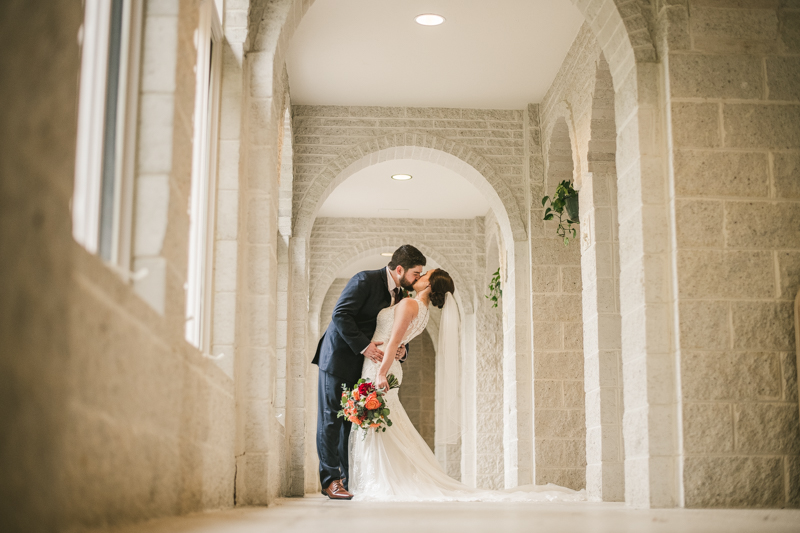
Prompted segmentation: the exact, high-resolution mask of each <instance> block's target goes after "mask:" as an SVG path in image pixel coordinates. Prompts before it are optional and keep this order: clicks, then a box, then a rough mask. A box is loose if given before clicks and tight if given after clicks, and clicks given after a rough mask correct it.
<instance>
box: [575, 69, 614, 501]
mask: <svg viewBox="0 0 800 533" xmlns="http://www.w3.org/2000/svg"><path fill="white" fill-rule="evenodd" d="M613 90H614V89H613V86H612V80H611V73H610V72H609V70H608V64H607V63H606V62H605V61H603V60H601V61H600V62H599V64H598V67H597V73H596V75H595V88H594V98H593V103H592V109H591V113H592V121H591V130H590V131H591V138H590V141H589V149H588V168H589V172H588V173H586V174H584V176H583V179H582V180H581V190H580V218H581V274H582V281H583V350H584V390H585V392H586V463H587V465H586V490H587V492H588V495H589V499H591V500H596V501H623V500H624V498H625V471H624V458H625V457H624V449H623V444H622V359H621V357H622V353H621V349H622V340H621V338H620V331H621V329H620V328H621V319H620V314H619V232H618V227H619V223H618V221H617V173H616V165H615V164H614V160H615V158H616V143H615V136H616V127H615V124H614V93H613Z"/></svg>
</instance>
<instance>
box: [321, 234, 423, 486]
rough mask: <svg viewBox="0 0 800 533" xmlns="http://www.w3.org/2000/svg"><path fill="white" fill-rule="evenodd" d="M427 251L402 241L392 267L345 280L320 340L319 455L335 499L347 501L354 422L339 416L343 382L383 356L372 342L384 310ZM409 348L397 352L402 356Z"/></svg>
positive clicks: (412, 278) (415, 274)
mask: <svg viewBox="0 0 800 533" xmlns="http://www.w3.org/2000/svg"><path fill="white" fill-rule="evenodd" d="M424 266H425V256H424V255H422V252H420V251H419V250H417V249H416V248H414V247H413V246H411V245H410V244H404V245H403V246H401V247H400V248H398V249H397V250H395V252H394V254H392V260H391V261H390V262H389V266H387V267H385V268H381V269H380V270H366V271H364V272H359V273H358V274H356V275H355V276H353V277H352V278H350V281H348V282H347V285H346V286H345V288H344V290H343V291H342V295H341V296H339V301H337V302H336V307H335V308H334V309H333V317H332V318H331V323H330V325H329V326H328V329H327V331H325V334H324V335H323V336H322V338H321V339H320V341H319V344H318V345H317V353H316V354H315V355H314V360H313V361H311V362H312V363H313V364H315V365H318V366H319V403H318V407H317V408H318V411H317V455H319V480H320V483H321V484H322V494H324V495H326V496H327V497H328V498H330V499H332V500H349V499H351V498H352V497H353V495H352V494H350V493H349V492H347V475H348V457H347V453H348V451H347V442H348V440H349V438H350V426H351V424H350V422H347V421H345V420H344V419H341V418H338V417H337V416H336V415H337V413H338V412H339V410H340V409H341V403H340V400H341V398H342V385H344V386H346V387H347V388H349V389H351V388H353V385H355V383H356V381H358V380H359V378H360V377H361V367H362V365H363V364H364V358H365V357H367V358H369V359H371V360H372V361H375V362H380V361H381V360H383V357H384V354H383V351H382V350H381V349H380V348H379V345H381V344H383V343H382V342H372V341H371V339H372V335H373V334H374V333H375V327H376V324H377V321H378V313H379V312H380V311H381V309H384V308H386V307H389V306H392V305H394V304H395V303H397V302H398V301H400V299H401V298H402V290H401V288H402V289H406V290H410V289H411V288H412V287H413V285H414V282H416V281H417V280H418V279H419V277H420V275H421V274H422V267H424ZM405 354H406V347H405V346H401V347H400V348H399V349H398V350H397V354H391V356H393V357H396V358H397V359H400V360H401V361H402V358H403V357H404V356H405Z"/></svg>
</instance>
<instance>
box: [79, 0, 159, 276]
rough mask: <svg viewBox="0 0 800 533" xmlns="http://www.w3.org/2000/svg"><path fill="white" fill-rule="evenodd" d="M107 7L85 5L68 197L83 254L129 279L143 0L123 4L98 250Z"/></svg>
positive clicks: (100, 0)
mask: <svg viewBox="0 0 800 533" xmlns="http://www.w3.org/2000/svg"><path fill="white" fill-rule="evenodd" d="M112 5H113V2H110V1H108V0H86V1H85V4H84V6H85V7H84V9H85V11H84V22H83V26H82V27H81V38H82V57H81V73H80V78H79V80H80V90H79V96H78V132H77V143H76V154H75V182H74V190H73V198H72V206H71V207H72V222H73V226H72V233H73V237H74V238H75V240H76V241H77V242H78V243H79V244H81V245H82V246H83V247H84V248H86V250H87V251H89V252H90V253H92V254H96V255H99V256H100V257H101V258H102V259H103V260H104V261H105V262H106V263H107V264H108V265H109V266H111V267H114V269H115V270H117V271H118V272H119V273H120V275H121V276H122V277H123V278H125V279H126V281H127V280H129V279H130V277H131V274H130V271H129V267H130V261H131V232H132V213H133V182H134V172H135V158H136V135H137V112H138V103H139V73H140V67H141V44H142V16H143V13H142V12H143V5H144V2H143V0H123V1H122V15H121V16H122V20H121V27H120V43H119V45H120V49H119V69H118V75H117V87H118V89H117V93H116V104H117V105H116V122H115V123H114V129H115V131H114V147H113V155H114V167H113V180H112V182H113V184H112V185H113V195H112V197H111V199H110V201H111V202H112V204H111V206H110V207H108V206H107V205H106V209H108V210H110V214H111V217H110V224H111V227H110V228H108V229H109V230H110V242H109V243H108V244H107V245H105V246H103V245H101V241H100V234H101V230H102V227H103V222H102V213H103V176H104V174H103V165H104V162H105V156H106V151H107V147H106V145H105V141H106V134H107V131H106V126H107V124H106V110H107V106H108V103H107V102H108V87H109V71H108V66H109V54H110V49H111V46H110V39H111V28H112V21H111V16H112Z"/></svg>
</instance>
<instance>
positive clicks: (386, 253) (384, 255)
mask: <svg viewBox="0 0 800 533" xmlns="http://www.w3.org/2000/svg"><path fill="white" fill-rule="evenodd" d="M381 255H382V256H383V257H392V255H393V254H392V252H383V253H382V254H381Z"/></svg>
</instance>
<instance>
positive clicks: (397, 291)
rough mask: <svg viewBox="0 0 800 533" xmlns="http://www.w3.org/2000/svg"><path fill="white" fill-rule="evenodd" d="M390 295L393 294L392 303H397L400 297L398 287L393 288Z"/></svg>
mask: <svg viewBox="0 0 800 533" xmlns="http://www.w3.org/2000/svg"><path fill="white" fill-rule="evenodd" d="M392 294H394V303H397V302H399V301H400V297H401V296H402V295H401V294H400V287H395V288H394V289H392Z"/></svg>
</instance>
